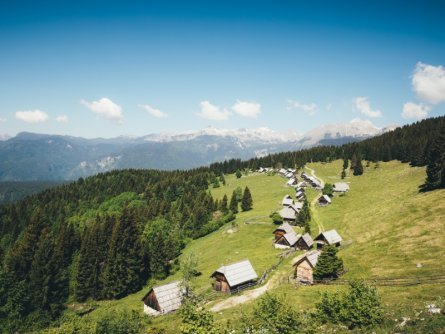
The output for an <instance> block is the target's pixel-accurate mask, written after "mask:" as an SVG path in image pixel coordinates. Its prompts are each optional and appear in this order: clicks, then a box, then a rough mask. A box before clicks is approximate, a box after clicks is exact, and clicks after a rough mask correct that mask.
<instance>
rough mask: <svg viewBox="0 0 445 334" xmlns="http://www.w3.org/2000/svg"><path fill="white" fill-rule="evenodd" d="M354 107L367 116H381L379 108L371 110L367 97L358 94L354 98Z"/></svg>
mask: <svg viewBox="0 0 445 334" xmlns="http://www.w3.org/2000/svg"><path fill="white" fill-rule="evenodd" d="M354 104H355V108H356V109H357V110H358V111H360V112H361V113H362V114H363V115H366V116H368V117H381V116H382V112H381V111H380V110H377V109H376V110H372V109H371V104H370V103H369V100H368V98H367V97H364V96H358V97H356V98H355V100H354Z"/></svg>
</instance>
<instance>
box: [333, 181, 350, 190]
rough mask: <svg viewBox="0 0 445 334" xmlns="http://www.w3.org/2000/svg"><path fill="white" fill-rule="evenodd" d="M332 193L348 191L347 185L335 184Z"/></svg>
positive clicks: (342, 183) (343, 183)
mask: <svg viewBox="0 0 445 334" xmlns="http://www.w3.org/2000/svg"><path fill="white" fill-rule="evenodd" d="M333 189H334V191H339V192H346V191H348V190H349V184H347V183H345V182H337V183H334V185H333Z"/></svg>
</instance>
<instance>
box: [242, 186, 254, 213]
mask: <svg viewBox="0 0 445 334" xmlns="http://www.w3.org/2000/svg"><path fill="white" fill-rule="evenodd" d="M252 204H253V201H252V195H251V194H250V190H249V188H248V187H247V186H246V188H245V189H244V193H243V199H242V200H241V210H243V211H248V210H250V209H252Z"/></svg>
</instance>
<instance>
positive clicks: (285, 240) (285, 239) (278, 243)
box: [274, 232, 301, 249]
mask: <svg viewBox="0 0 445 334" xmlns="http://www.w3.org/2000/svg"><path fill="white" fill-rule="evenodd" d="M300 236H301V235H300V234H296V233H295V232H291V233H285V234H283V235H282V236H281V237H279V238H278V239H275V242H274V247H275V248H281V249H285V248H292V247H295V245H296V244H297V241H298V239H299V238H300Z"/></svg>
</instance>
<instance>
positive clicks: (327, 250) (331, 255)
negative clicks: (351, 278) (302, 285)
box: [314, 246, 343, 280]
mask: <svg viewBox="0 0 445 334" xmlns="http://www.w3.org/2000/svg"><path fill="white" fill-rule="evenodd" d="M342 271H343V261H342V260H341V259H339V258H338V257H337V248H336V247H335V246H327V247H324V249H323V252H322V253H321V254H320V257H319V258H318V261H317V264H316V266H315V270H314V278H315V279H316V280H322V279H329V278H331V279H335V278H337V277H338V276H339V275H340V273H341V272H342Z"/></svg>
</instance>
